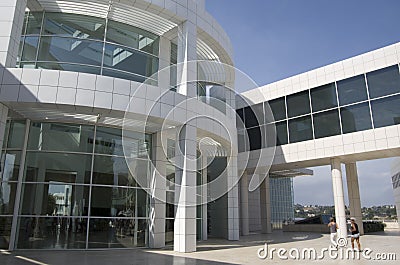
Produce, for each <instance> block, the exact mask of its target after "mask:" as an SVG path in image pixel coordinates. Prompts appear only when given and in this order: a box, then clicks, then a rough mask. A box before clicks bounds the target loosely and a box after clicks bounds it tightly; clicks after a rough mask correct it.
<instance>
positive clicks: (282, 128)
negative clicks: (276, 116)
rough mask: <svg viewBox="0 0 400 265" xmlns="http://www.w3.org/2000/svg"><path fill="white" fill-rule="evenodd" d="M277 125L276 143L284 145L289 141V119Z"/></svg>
mask: <svg viewBox="0 0 400 265" xmlns="http://www.w3.org/2000/svg"><path fill="white" fill-rule="evenodd" d="M275 126H276V145H284V144H287V143H288V135H287V121H282V122H277V123H275Z"/></svg>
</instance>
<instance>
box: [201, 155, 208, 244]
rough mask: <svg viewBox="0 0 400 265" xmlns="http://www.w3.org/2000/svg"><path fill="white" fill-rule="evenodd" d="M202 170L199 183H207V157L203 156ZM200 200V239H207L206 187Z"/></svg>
mask: <svg viewBox="0 0 400 265" xmlns="http://www.w3.org/2000/svg"><path fill="white" fill-rule="evenodd" d="M202 165H203V166H202V171H201V181H202V182H201V183H202V184H203V185H205V184H207V157H206V156H204V157H203V159H202ZM201 193H202V201H203V205H202V208H201V210H202V215H201V217H202V222H201V223H202V229H201V231H202V233H203V234H202V237H201V239H202V240H207V239H208V222H207V218H208V216H207V215H208V214H207V197H208V194H207V189H205V188H203V189H202V191H201Z"/></svg>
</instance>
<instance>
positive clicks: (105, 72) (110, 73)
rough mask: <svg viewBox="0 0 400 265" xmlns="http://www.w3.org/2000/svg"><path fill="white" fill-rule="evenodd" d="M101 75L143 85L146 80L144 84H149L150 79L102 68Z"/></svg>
mask: <svg viewBox="0 0 400 265" xmlns="http://www.w3.org/2000/svg"><path fill="white" fill-rule="evenodd" d="M103 75H106V76H111V77H116V78H121V79H126V80H130V81H135V82H138V83H144V82H145V81H146V80H148V81H147V82H146V84H149V81H150V79H148V78H147V77H145V76H141V75H137V74H133V73H127V72H124V71H118V70H113V69H109V68H103Z"/></svg>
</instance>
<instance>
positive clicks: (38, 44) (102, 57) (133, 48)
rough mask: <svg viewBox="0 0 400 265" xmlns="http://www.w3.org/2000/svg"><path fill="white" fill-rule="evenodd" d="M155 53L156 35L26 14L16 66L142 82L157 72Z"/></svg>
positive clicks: (72, 17) (94, 21)
mask: <svg viewBox="0 0 400 265" xmlns="http://www.w3.org/2000/svg"><path fill="white" fill-rule="evenodd" d="M158 50H159V37H158V36H157V35H154V34H152V33H150V32H147V31H145V30H142V29H139V28H136V27H133V26H129V25H126V24H123V23H120V22H116V21H112V20H108V19H104V18H96V17H88V16H83V15H76V14H67V13H50V12H28V13H26V15H25V21H24V27H23V31H22V37H21V44H20V48H19V54H18V62H17V64H18V66H19V67H29V68H39V69H53V70H64V71H78V72H85V73H92V74H98V75H107V76H112V77H118V78H123V79H128V80H132V81H137V82H144V81H145V80H146V79H147V78H148V77H151V76H152V75H153V74H154V73H156V72H157V71H158ZM153 81H154V83H156V80H153Z"/></svg>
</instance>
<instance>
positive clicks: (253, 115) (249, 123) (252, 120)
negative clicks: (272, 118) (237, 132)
mask: <svg viewBox="0 0 400 265" xmlns="http://www.w3.org/2000/svg"><path fill="white" fill-rule="evenodd" d="M256 111H257V109H255V108H253V107H252V106H248V107H245V108H244V109H243V112H244V120H245V122H244V124H245V126H246V128H251V127H255V126H258V125H260V124H261V121H262V120H263V119H262V118H263V117H262V116H261V115H260V113H257V112H256Z"/></svg>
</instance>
